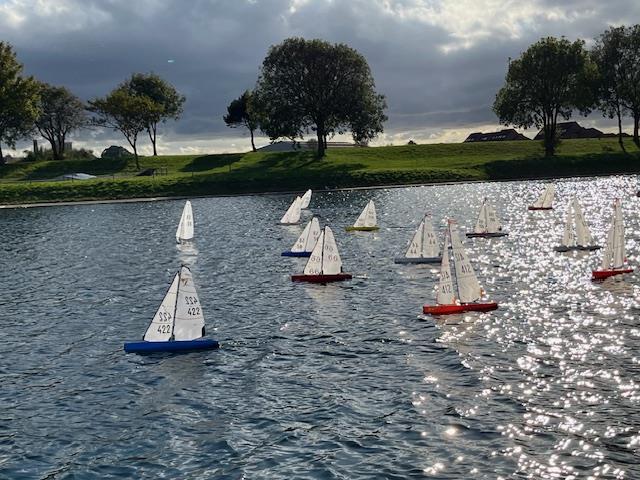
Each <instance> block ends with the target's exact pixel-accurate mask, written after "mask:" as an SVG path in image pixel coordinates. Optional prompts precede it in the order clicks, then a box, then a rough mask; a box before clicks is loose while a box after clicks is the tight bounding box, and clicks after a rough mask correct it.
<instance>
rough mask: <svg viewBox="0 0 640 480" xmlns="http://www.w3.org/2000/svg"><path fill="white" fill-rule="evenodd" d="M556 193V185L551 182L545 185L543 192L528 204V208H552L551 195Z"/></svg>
mask: <svg viewBox="0 0 640 480" xmlns="http://www.w3.org/2000/svg"><path fill="white" fill-rule="evenodd" d="M555 194H556V186H555V185H553V184H550V185H547V188H545V189H544V192H542V194H541V195H540V196H539V197H538V199H537V200H536V201H535V202H534V203H533V205H529V210H553V197H554V196H555Z"/></svg>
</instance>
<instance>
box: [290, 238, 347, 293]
mask: <svg viewBox="0 0 640 480" xmlns="http://www.w3.org/2000/svg"><path fill="white" fill-rule="evenodd" d="M291 280H292V281H294V282H311V283H329V282H340V281H342V280H351V274H349V273H342V259H341V258H340V254H339V253H338V246H337V245H336V240H335V238H334V237H333V232H332V231H331V228H329V227H328V226H327V227H324V229H322V232H321V233H320V237H319V238H318V241H317V242H316V245H315V247H314V249H313V252H311V256H310V257H309V260H308V261H307V264H306V265H305V267H304V271H303V273H302V274H300V275H292V276H291Z"/></svg>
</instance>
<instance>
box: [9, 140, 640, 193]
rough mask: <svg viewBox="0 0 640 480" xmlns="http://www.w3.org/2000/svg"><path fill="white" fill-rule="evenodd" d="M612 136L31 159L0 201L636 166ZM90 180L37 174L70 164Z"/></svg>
mask: <svg viewBox="0 0 640 480" xmlns="http://www.w3.org/2000/svg"><path fill="white" fill-rule="evenodd" d="M628 151H629V152H632V154H630V155H625V154H623V153H622V152H620V150H619V147H618V145H617V143H616V140H615V139H585V140H565V141H564V142H563V143H562V144H561V146H560V148H559V150H558V155H557V156H556V157H554V158H549V159H545V158H543V157H541V146H540V144H539V143H538V142H492V143H484V144H436V145H411V146H409V145H406V146H397V147H377V148H358V149H349V148H346V149H335V150H329V151H328V153H327V157H326V158H325V159H322V160H317V159H315V158H314V156H313V154H312V153H310V152H291V153H260V152H258V153H248V154H222V155H204V156H202V155H200V156H198V155H178V156H161V157H156V158H154V157H144V158H141V161H140V163H141V167H142V168H143V169H144V168H157V169H162V171H164V172H166V175H161V176H156V177H136V176H135V173H136V170H135V166H134V164H133V161H132V160H129V161H127V160H108V161H105V160H74V161H62V162H36V163H30V164H14V165H7V166H3V167H0V203H2V204H9V203H31V202H55V201H72V200H95V199H121V198H134V197H155V196H182V195H194V196H195V195H220V194H232V193H252V192H265V191H288V190H304V189H306V188H314V189H322V188H339V187H356V186H374V185H393V184H417V183H429V182H446V181H462V180H503V179H518V178H536V177H553V176H573V175H598V174H611V173H640V154H639V153H638V152H637V149H636V147H635V146H634V145H633V144H632V143H631V142H629V145H628ZM74 172H82V173H89V174H93V175H99V176H101V177H100V178H98V179H94V180H85V181H73V182H71V181H64V182H52V181H41V180H43V179H49V178H53V177H57V176H60V175H63V174H66V173H74Z"/></svg>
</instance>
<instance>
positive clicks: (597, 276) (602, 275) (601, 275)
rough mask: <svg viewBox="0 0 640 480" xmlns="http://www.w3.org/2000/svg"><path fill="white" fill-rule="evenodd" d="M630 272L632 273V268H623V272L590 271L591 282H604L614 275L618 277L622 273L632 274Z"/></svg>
mask: <svg viewBox="0 0 640 480" xmlns="http://www.w3.org/2000/svg"><path fill="white" fill-rule="evenodd" d="M632 272H633V268H625V269H623V270H592V271H591V280H605V279H607V278H609V277H613V276H615V275H620V274H623V273H632Z"/></svg>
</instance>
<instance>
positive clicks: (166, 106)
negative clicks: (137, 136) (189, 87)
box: [126, 73, 186, 156]
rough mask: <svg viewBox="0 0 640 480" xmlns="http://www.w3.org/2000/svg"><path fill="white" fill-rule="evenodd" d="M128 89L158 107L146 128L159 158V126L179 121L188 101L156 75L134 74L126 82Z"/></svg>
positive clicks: (154, 153) (155, 154) (151, 113)
mask: <svg viewBox="0 0 640 480" xmlns="http://www.w3.org/2000/svg"><path fill="white" fill-rule="evenodd" d="M126 87H127V88H128V89H129V90H130V92H131V93H132V94H133V95H136V96H144V97H147V98H149V99H150V100H151V101H153V102H154V103H155V104H156V105H157V108H155V109H154V110H153V112H151V111H150V112H149V117H148V119H147V125H146V127H145V129H146V130H147V133H148V134H149V139H150V140H151V144H152V145H153V155H154V156H157V155H158V152H157V150H156V139H157V133H158V124H159V123H161V122H166V121H167V120H178V118H180V115H182V109H183V105H184V102H185V100H186V99H185V97H184V96H183V95H180V93H179V92H178V91H177V90H176V89H175V87H174V86H173V85H171V84H170V83H169V82H167V81H166V80H164V79H162V78H161V77H160V76H159V75H156V74H155V73H146V74H145V73H134V74H133V75H132V76H131V78H130V79H129V80H128V81H127V82H126Z"/></svg>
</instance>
